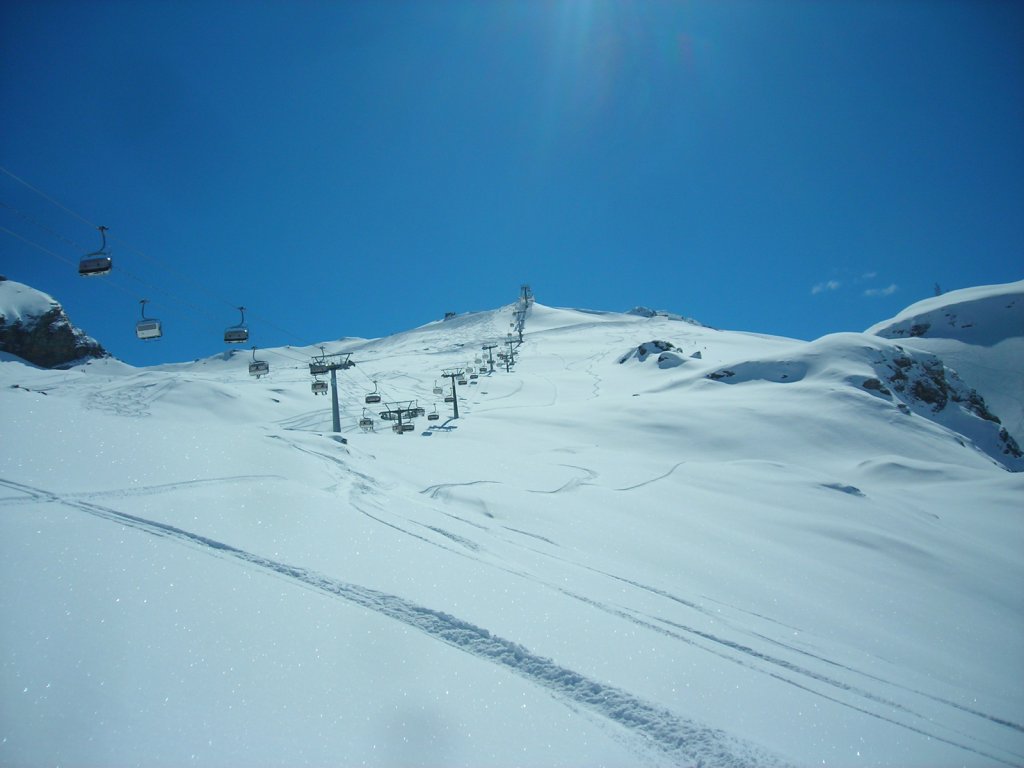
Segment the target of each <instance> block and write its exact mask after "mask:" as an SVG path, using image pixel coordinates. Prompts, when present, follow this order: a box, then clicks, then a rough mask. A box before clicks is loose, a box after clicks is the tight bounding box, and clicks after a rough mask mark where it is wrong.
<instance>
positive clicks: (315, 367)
mask: <svg viewBox="0 0 1024 768" xmlns="http://www.w3.org/2000/svg"><path fill="white" fill-rule="evenodd" d="M351 356H352V355H351V353H348V352H344V353H339V354H337V355H320V356H319V357H314V358H313V359H312V360H311V361H310V363H309V372H310V373H311V374H313V375H314V376H318V375H320V374H323V373H330V374H331V415H332V416H333V417H334V424H333V426H334V431H335V432H341V411H340V410H339V408H338V371H344V370H345V369H347V368H351V367H352V366H353V365H355V363H353V362H352V361H351V360H349V358H350V357H351Z"/></svg>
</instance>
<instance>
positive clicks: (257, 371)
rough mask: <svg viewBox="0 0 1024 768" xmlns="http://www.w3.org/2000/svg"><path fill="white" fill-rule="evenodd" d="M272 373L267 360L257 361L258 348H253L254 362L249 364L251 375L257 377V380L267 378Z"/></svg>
mask: <svg viewBox="0 0 1024 768" xmlns="http://www.w3.org/2000/svg"><path fill="white" fill-rule="evenodd" d="M268 373H270V363H268V362H267V361H266V360H257V359H256V347H253V348H252V362H251V363H249V375H250V376H255V377H256V378H257V379H258V378H259V377H260V376H266V375H267V374H268Z"/></svg>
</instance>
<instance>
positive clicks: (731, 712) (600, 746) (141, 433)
mask: <svg viewBox="0 0 1024 768" xmlns="http://www.w3.org/2000/svg"><path fill="white" fill-rule="evenodd" d="M972 291H975V292H976V293H977V294H978V297H981V298H985V300H986V301H989V303H990V304H992V305H993V306H995V305H996V304H998V303H999V302H1002V306H1006V305H1007V304H1009V303H1011V302H1012V301H1015V300H1016V299H1015V297H1017V296H1019V295H1020V294H1022V293H1024V284H1020V283H1014V284H1011V285H1008V286H991V287H988V288H987V289H972ZM979 292H980V293H979ZM961 298H962V297H960V296H957V295H956V294H953V293H951V294H948V295H947V297H946V302H947V304H946V305H945V306H947V307H949V306H955V305H956V303H957V302H958V301H959V300H960V299H961ZM516 308H517V305H509V306H506V307H502V308H500V309H497V310H493V311H485V312H476V313H470V314H466V315H460V316H456V317H454V318H451V319H449V320H446V321H438V322H436V323H430V324H428V325H425V326H423V327H421V328H418V329H412V330H410V331H407V332H404V333H401V334H397V335H395V336H392V337H387V338H382V339H363V340H356V339H344V340H340V341H334V342H329V343H326V344H325V345H324V347H325V350H324V351H326V352H327V353H329V354H332V353H337V352H350V353H351V354H352V360H353V361H354V362H355V366H354V367H353V368H351V369H349V370H347V371H344V372H340V373H339V375H338V385H339V391H340V392H339V393H340V396H341V403H342V435H343V436H344V437H345V438H346V439H347V440H348V443H347V444H340V443H338V442H337V441H335V440H334V439H332V436H331V432H330V430H331V414H330V410H331V409H330V405H329V404H328V403H327V402H326V401H327V399H326V398H320V397H316V396H314V395H313V394H312V392H311V391H310V385H311V379H310V375H309V372H308V367H307V362H308V360H309V358H310V357H311V356H314V355H318V354H320V348H319V346H315V347H309V348H304V349H303V348H294V347H288V348H281V349H278V350H261V354H266V357H267V359H268V360H270V362H271V372H270V375H269V376H268V377H265V378H263V379H260V380H258V381H257V380H255V379H254V378H252V377H250V376H249V375H248V371H247V364H248V361H249V359H248V355H245V354H241V353H240V354H234V355H233V354H224V355H218V356H214V357H210V358H206V359H203V360H199V361H195V362H190V363H178V364H173V365H165V366H158V367H155V368H145V369H139V368H133V367H131V366H128V365H125V364H123V363H121V362H119V361H116V360H112V359H99V360H93V361H91V362H88V363H86V364H82V365H78V366H75V367H74V368H72V369H70V370H41V369H38V368H34V367H31V366H26V365H24V364H23V363H21V362H19V361H18V360H14V359H4V360H0V410H2V413H3V414H4V422H3V440H2V445H3V449H2V450H0V507H3V508H4V515H2V516H0V526H2V528H0V540H2V541H3V542H4V544H3V557H2V558H0V562H2V566H0V567H2V571H0V576H2V578H3V579H4V582H5V584H6V585H7V586H8V589H6V590H4V591H3V592H2V593H0V612H2V615H4V616H5V622H3V623H0V648H3V649H4V651H3V654H4V655H3V663H2V665H0V683H2V685H0V730H2V733H0V761H2V762H4V763H11V764H22V763H29V764H37V763H43V762H62V763H71V764H84V763H94V764H95V763H103V764H111V763H118V764H124V763H131V762H142V763H146V764H153V763H163V764H181V763H183V762H191V763H196V764H201V765H213V766H224V765H237V764H239V763H245V764H258V765H295V764H312V765H338V764H342V765H349V764H369V765H380V766H391V765H401V766H407V765H422V766H436V765H466V766H476V765H490V766H504V765H545V766H548V765H562V766H575V765H581V764H587V765H591V764H593V765H614V766H627V765H637V764H644V765H662V766H669V765H692V764H705V765H725V766H729V765H732V766H749V765H797V766H800V765H811V764H822V763H824V764H827V765H839V766H847V765H848V766H865V765H870V766H908V765H922V766H923V765H949V764H971V765H993V766H995V765H1016V764H1020V763H1021V762H1024V725H1022V721H1024V718H1021V716H1020V713H1021V712H1022V711H1024V696H1022V693H1021V691H1020V686H1019V685H1018V684H1017V683H1016V681H1017V680H1019V679H1020V678H1021V676H1022V673H1024V660H1022V658H1021V655H1020V653H1019V647H1020V639H1021V638H1022V637H1024V596H1022V594H1021V591H1020V589H1019V585H1020V584H1021V583H1024V564H1022V563H1021V558H1020V556H1019V553H1020V551H1022V546H1024V530H1022V521H1021V512H1020V499H1021V498H1024V473H1021V472H1019V471H1017V470H1019V468H1020V465H1019V463H1017V462H1019V457H1015V456H1013V455H1012V452H1009V453H1008V452H1006V450H1007V449H1008V448H1009V443H1007V442H1004V443H1000V441H999V430H1000V425H998V424H996V423H995V422H994V421H992V420H991V418H989V417H990V416H991V415H992V412H994V414H995V415H996V416H1000V417H1001V416H1002V414H1001V413H1000V412H999V410H997V409H996V408H995V407H993V406H992V401H991V400H990V397H989V393H990V392H996V393H997V395H998V396H999V397H1001V398H1002V400H1003V401H1004V402H1006V403H1011V404H1012V403H1013V402H1016V403H1017V405H1018V407H1019V404H1020V401H1021V399H1022V398H1021V395H1020V391H1019V388H1020V381H1021V379H1020V378H1017V379H1016V383H1015V384H1014V385H1008V384H1007V383H1006V382H1004V381H1002V378H1001V377H1000V375H998V371H1001V370H1013V366H1014V365H1016V364H1017V363H1016V362H1015V361H1014V360H1013V359H1007V360H1002V359H1001V358H1000V357H999V356H1000V355H1009V354H1012V353H1014V351H1015V349H1016V347H1015V346H1014V344H1015V340H1016V339H1018V338H1019V337H1020V334H1019V333H1018V334H1014V333H1013V330H1012V328H1011V329H1009V330H1007V329H1001V330H991V331H989V332H988V333H989V337H997V336H1000V335H1001V336H1002V340H1001V341H999V342H998V343H997V344H994V345H992V346H991V347H985V352H984V353H983V354H984V358H979V357H978V356H977V346H978V345H975V344H972V343H970V342H968V341H963V340H951V341H955V343H956V344H957V345H958V346H957V347H956V348H955V350H954V351H955V352H956V353H957V354H958V355H959V357H958V362H960V363H962V364H965V365H963V366H962V367H961V365H955V366H954V365H950V363H949V359H948V358H947V357H946V356H945V355H943V354H940V353H939V352H937V351H929V350H928V349H925V348H924V347H921V346H918V345H920V344H924V343H928V341H929V340H928V339H927V338H925V337H914V338H912V339H911V338H906V337H900V338H898V339H887V338H884V337H883V336H882V335H877V334H855V333H850V334H836V335H832V336H826V337H823V338H822V339H818V340H816V341H814V342H802V341H796V340H792V339H783V338H778V337H771V336H763V335H757V334H748V333H738V332H731V331H720V330H714V329H709V328H705V327H702V326H700V325H695V324H690V323H680V322H679V321H678V320H675V319H672V318H669V317H665V316H663V315H657V314H656V315H654V316H650V317H646V316H642V315H637V314H629V313H612V312H600V313H595V312H588V311H581V310H563V309H555V308H551V307H546V306H543V305H541V304H534V305H533V306H531V307H530V308H529V309H528V310H527V312H526V314H525V325H524V333H523V343H522V344H521V345H519V344H516V343H513V344H511V345H508V344H506V343H505V342H506V336H507V334H508V331H509V324H510V322H511V321H512V319H513V310H514V309H516ZM936 309H937V311H940V312H941V311H945V310H941V309H938V307H936ZM994 317H995V319H996V320H997V321H998V320H999V318H998V317H996V316H994ZM1000 322H1001V321H1000ZM978 327H980V326H978ZM986 338H988V337H986ZM936 341H938V340H935V339H933V340H932V342H933V343H934V342H936ZM946 341H950V340H945V341H943V342H942V343H946ZM491 343H493V344H496V345H497V347H496V348H495V349H494V350H493V353H495V354H496V353H497V352H499V351H502V350H504V349H509V348H513V349H514V351H515V357H516V360H515V363H514V365H511V366H510V368H511V370H510V371H506V370H505V366H504V365H503V364H502V365H500V366H499V365H497V363H498V360H497V359H495V363H496V365H495V367H494V370H493V372H492V371H491V370H490V364H489V363H486V362H485V360H486V359H487V353H486V352H484V350H483V349H482V347H483V346H485V345H489V344H491ZM950 349H953V348H952V347H950ZM663 355H671V356H672V357H666V358H663ZM478 359H479V362H477V360H478ZM978 361H980V362H981V363H983V364H984V366H985V368H982V367H981V366H980V365H979V366H977V367H972V364H973V363H976V362H978ZM1000 366H1003V367H1002V368H1000ZM482 367H483V368H487V372H486V373H481V372H480V368H482ZM456 368H462V369H465V370H467V372H468V371H469V370H470V369H473V370H475V371H476V373H477V375H478V378H476V379H468V376H467V383H466V385H464V386H459V385H455V389H456V391H457V393H458V397H459V400H460V405H459V408H460V418H459V419H457V420H455V419H452V418H451V410H450V406H449V405H448V404H446V403H444V400H443V397H442V396H435V394H434V388H435V387H438V386H443V387H444V388H446V390H447V389H450V386H449V382H448V380H447V379H444V378H443V377H442V375H441V372H442V370H448V369H456ZM954 369H955V371H954ZM986 370H987V371H989V373H988V374H987V375H986V373H985V371H986ZM373 382H377V384H378V385H379V391H380V392H381V393H382V395H383V402H382V403H381V404H379V405H368V404H366V403H365V400H364V398H365V396H366V394H367V393H369V392H371V391H372V390H374V389H376V387H374V384H373ZM1014 386H1016V388H1017V389H1014ZM1000 387H1002V388H1000ZM445 394H450V393H449V392H447V391H446V392H445ZM1014 398H1016V400H1014ZM400 402H409V403H416V404H418V405H419V406H422V407H423V408H424V409H425V411H426V412H427V413H430V412H432V411H433V410H434V409H435V408H436V409H437V411H438V412H439V413H440V414H441V418H439V419H438V420H437V421H428V420H427V419H426V418H425V416H423V417H418V418H417V419H416V430H415V431H414V432H413V433H411V434H406V435H402V436H398V435H396V434H394V433H392V431H391V430H390V429H389V428H388V427H389V426H390V425H389V423H388V422H386V421H384V420H382V419H380V417H379V412H380V411H381V410H382V409H384V408H387V407H388V406H389V403H400ZM940 404H941V405H942V407H941V408H939V407H938V406H939V405H940ZM990 411H991V412H990ZM986 414H988V415H987V416H986ZM367 416H369V417H371V418H372V420H373V422H374V425H375V430H373V431H367V432H364V431H363V430H361V429H360V428H359V426H358V421H359V419H360V418H365V417H367ZM1012 432H1013V430H1012V429H1009V431H1008V432H1007V436H1008V437H1011V438H1012V437H1013V434H1012ZM1007 469H1010V470H1014V471H1007Z"/></svg>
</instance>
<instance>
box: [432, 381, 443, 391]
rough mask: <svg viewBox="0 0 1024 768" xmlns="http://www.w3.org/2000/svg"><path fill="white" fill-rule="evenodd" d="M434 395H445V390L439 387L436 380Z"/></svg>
mask: <svg viewBox="0 0 1024 768" xmlns="http://www.w3.org/2000/svg"><path fill="white" fill-rule="evenodd" d="M434 394H435V395H441V394H444V390H443V389H442V388H441V387H439V386H437V379H434Z"/></svg>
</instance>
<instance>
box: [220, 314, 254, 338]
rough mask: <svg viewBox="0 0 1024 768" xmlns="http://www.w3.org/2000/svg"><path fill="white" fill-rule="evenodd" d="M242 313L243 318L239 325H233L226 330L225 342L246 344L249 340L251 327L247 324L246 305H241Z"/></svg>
mask: <svg viewBox="0 0 1024 768" xmlns="http://www.w3.org/2000/svg"><path fill="white" fill-rule="evenodd" d="M238 311H239V312H241V313H242V320H241V322H240V323H239V324H238V325H232V326H231V327H229V328H226V329H225V330H224V342H225V343H226V344H244V343H245V342H247V341H248V340H249V329H248V327H246V325H245V307H239V308H238Z"/></svg>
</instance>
